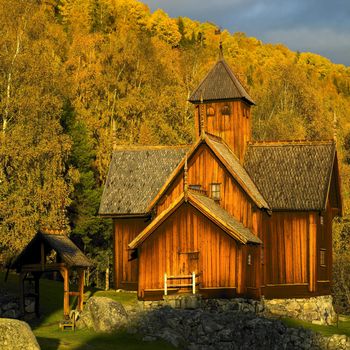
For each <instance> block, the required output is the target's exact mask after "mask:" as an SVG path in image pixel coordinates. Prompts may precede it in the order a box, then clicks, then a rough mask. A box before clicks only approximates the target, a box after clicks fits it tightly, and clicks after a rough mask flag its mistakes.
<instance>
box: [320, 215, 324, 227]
mask: <svg viewBox="0 0 350 350" xmlns="http://www.w3.org/2000/svg"><path fill="white" fill-rule="evenodd" d="M320 225H323V216H322V215H321V216H320Z"/></svg>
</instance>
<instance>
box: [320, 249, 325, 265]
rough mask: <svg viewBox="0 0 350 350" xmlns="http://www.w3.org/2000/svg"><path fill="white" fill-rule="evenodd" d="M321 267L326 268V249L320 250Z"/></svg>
mask: <svg viewBox="0 0 350 350" xmlns="http://www.w3.org/2000/svg"><path fill="white" fill-rule="evenodd" d="M320 265H321V266H326V249H321V250H320Z"/></svg>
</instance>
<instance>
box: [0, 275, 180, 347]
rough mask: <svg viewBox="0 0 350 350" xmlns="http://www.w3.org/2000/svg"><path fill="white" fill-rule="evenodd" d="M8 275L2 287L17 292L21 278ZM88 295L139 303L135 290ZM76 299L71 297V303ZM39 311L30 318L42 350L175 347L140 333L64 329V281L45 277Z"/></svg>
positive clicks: (91, 291) (94, 291)
mask: <svg viewBox="0 0 350 350" xmlns="http://www.w3.org/2000/svg"><path fill="white" fill-rule="evenodd" d="M4 276H5V274H4V273H3V272H0V289H5V290H7V291H9V292H12V293H18V277H17V275H15V274H10V275H9V276H8V280H7V282H6V283H5V282H4ZM86 295H88V296H91V295H94V296H105V297H108V298H112V299H113V300H116V301H119V302H121V303H122V304H123V305H132V304H134V303H137V298H136V294H135V293H117V292H114V291H102V290H98V289H93V288H90V289H89V290H87V292H86ZM74 303H75V300H74V298H72V304H73V305H74ZM40 311H41V314H42V315H41V317H40V319H38V320H36V319H35V320H33V321H30V322H29V323H30V325H31V327H32V329H33V332H34V334H35V336H36V337H37V340H38V343H39V344H40V346H41V349H42V350H89V349H93V350H112V349H113V350H114V349H116V350H118V349H123V350H124V349H125V350H136V349H145V350H158V349H159V350H172V349H174V347H172V346H171V345H169V344H167V343H165V342H162V341H156V342H143V341H142V340H141V338H140V335H132V334H128V333H126V332H118V333H114V334H102V333H96V332H94V331H92V330H76V331H75V332H73V331H61V330H60V329H59V327H58V323H59V321H60V320H61V319H62V317H63V284H62V283H61V282H58V281H52V280H47V279H44V278H42V279H41V280H40Z"/></svg>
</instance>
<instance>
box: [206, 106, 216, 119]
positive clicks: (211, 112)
mask: <svg viewBox="0 0 350 350" xmlns="http://www.w3.org/2000/svg"><path fill="white" fill-rule="evenodd" d="M214 115H215V109H214V107H211V106H209V107H207V116H208V117H213V116H214Z"/></svg>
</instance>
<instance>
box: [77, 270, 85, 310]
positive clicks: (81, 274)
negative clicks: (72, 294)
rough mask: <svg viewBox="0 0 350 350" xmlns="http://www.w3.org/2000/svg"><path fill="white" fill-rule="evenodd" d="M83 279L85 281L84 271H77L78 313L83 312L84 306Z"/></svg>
mask: <svg viewBox="0 0 350 350" xmlns="http://www.w3.org/2000/svg"><path fill="white" fill-rule="evenodd" d="M84 279H85V271H84V270H80V271H79V281H78V284H79V296H78V311H79V312H80V311H82V310H83V305H84Z"/></svg>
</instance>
